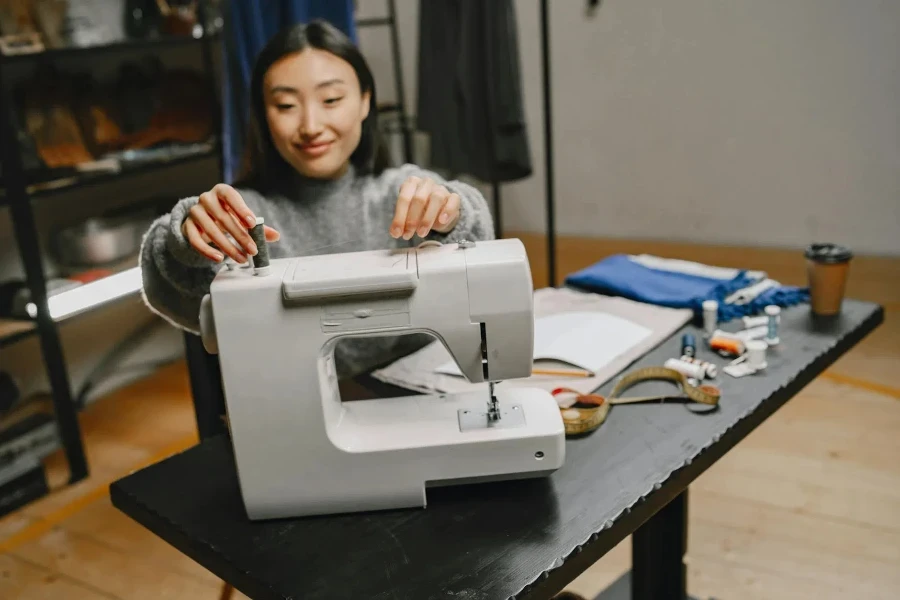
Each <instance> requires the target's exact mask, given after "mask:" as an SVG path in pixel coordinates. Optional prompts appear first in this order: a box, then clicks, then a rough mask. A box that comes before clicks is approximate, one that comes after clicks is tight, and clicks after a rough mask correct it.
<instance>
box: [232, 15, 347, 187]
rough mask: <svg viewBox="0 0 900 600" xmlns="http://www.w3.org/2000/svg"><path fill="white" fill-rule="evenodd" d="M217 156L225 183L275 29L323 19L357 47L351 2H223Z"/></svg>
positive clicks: (241, 143) (234, 167) (236, 161)
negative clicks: (253, 81) (259, 63)
mask: <svg viewBox="0 0 900 600" xmlns="http://www.w3.org/2000/svg"><path fill="white" fill-rule="evenodd" d="M225 2H226V3H225V11H224V13H225V14H224V17H225V25H224V31H223V37H224V40H223V43H224V46H223V52H224V69H223V77H222V82H223V86H224V89H223V90H222V98H223V106H222V152H223V154H224V156H223V169H224V171H225V172H224V179H225V181H226V182H231V181H233V179H234V177H235V175H236V174H237V171H238V168H239V166H240V157H241V154H242V153H243V149H244V143H245V138H246V129H247V115H248V110H249V99H250V97H249V86H250V75H251V73H252V72H253V62H254V61H255V60H256V56H257V54H259V52H260V50H262V48H263V46H265V45H266V42H268V41H269V39H270V38H271V37H272V36H273V35H275V33H276V32H278V31H279V30H280V29H283V28H284V27H288V26H289V25H293V24H294V23H298V22H308V21H311V20H313V19H325V20H327V21H329V22H330V23H331V24H332V25H334V26H335V27H337V28H338V29H340V30H341V31H343V32H344V33H345V34H347V35H348V36H349V37H350V39H351V40H353V42H354V43H358V39H357V35H356V23H355V21H354V19H353V0H225Z"/></svg>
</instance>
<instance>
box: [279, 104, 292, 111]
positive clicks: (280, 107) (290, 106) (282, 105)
mask: <svg viewBox="0 0 900 600" xmlns="http://www.w3.org/2000/svg"><path fill="white" fill-rule="evenodd" d="M277 106H278V110H287V109H289V108H293V106H294V105H293V104H279V105H277Z"/></svg>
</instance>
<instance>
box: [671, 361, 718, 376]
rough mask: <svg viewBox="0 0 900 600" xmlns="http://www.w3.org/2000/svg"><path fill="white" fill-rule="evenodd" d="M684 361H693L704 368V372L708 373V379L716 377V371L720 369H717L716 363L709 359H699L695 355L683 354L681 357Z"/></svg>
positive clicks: (693, 363)
mask: <svg viewBox="0 0 900 600" xmlns="http://www.w3.org/2000/svg"><path fill="white" fill-rule="evenodd" d="M680 360H681V361H682V362H686V363H691V364H692V365H697V366H698V367H701V368H702V369H703V372H704V373H705V374H706V378H707V379H715V377H716V373H717V372H718V369H716V365H714V364H713V363H711V362H709V361H705V360H702V359H699V358H697V357H695V356H682V357H681V359H680Z"/></svg>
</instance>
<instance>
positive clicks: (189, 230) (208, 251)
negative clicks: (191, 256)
mask: <svg viewBox="0 0 900 600" xmlns="http://www.w3.org/2000/svg"><path fill="white" fill-rule="evenodd" d="M184 234H185V236H186V237H187V239H188V241H189V242H190V244H191V246H192V247H193V248H194V249H195V250H196V251H197V252H199V253H200V254H202V255H203V256H205V257H206V258H208V259H210V260H214V261H216V262H222V261H223V260H224V259H225V256H224V255H223V254H222V253H221V252H219V251H217V250H214V249H213V248H212V247H211V246H210V245H209V244H207V243H206V242H204V241H203V238H204V235H203V234H201V233H200V230H199V229H197V225H195V224H194V221H193V219H191V218H190V217H188V218H187V219H185V221H184Z"/></svg>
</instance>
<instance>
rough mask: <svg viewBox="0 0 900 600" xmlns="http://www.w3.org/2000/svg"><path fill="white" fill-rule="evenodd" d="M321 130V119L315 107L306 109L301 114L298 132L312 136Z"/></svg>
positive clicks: (305, 135)
mask: <svg viewBox="0 0 900 600" xmlns="http://www.w3.org/2000/svg"><path fill="white" fill-rule="evenodd" d="M321 132H322V120H321V119H320V118H319V115H318V114H317V113H316V111H315V109H308V110H306V111H305V112H304V114H303V119H302V120H301V122H300V134H301V135H303V136H304V137H314V136H316V135H318V134H319V133H321Z"/></svg>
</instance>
